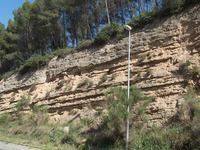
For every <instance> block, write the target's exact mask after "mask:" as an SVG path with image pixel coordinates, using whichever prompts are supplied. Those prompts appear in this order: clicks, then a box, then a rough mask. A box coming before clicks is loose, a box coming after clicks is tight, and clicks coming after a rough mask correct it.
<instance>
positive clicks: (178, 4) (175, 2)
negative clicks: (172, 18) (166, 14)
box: [166, 0, 186, 14]
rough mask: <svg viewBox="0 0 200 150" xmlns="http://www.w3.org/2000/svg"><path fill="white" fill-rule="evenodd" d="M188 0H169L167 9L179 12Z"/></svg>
mask: <svg viewBox="0 0 200 150" xmlns="http://www.w3.org/2000/svg"><path fill="white" fill-rule="evenodd" d="M185 2H186V0H167V1H166V9H169V11H170V13H171V14H173V13H177V12H179V11H181V10H182V9H183V8H184V4H185Z"/></svg>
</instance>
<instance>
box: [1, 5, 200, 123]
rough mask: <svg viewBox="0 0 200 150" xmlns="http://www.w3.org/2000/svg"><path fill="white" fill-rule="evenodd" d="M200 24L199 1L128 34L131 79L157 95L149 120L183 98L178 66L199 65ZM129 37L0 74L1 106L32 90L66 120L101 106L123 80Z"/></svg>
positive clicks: (34, 100)
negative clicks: (29, 70)
mask: <svg viewBox="0 0 200 150" xmlns="http://www.w3.org/2000/svg"><path fill="white" fill-rule="evenodd" d="M199 25H200V6H199V5H197V6H195V7H193V8H190V9H188V10H185V11H184V12H182V13H181V14H177V15H174V16H172V17H170V18H165V19H163V20H161V21H158V20H157V21H154V23H153V24H151V25H148V26H146V27H145V28H143V29H142V30H140V31H137V32H134V33H132V35H131V40H132V46H131V84H132V85H133V84H135V85H136V86H137V87H138V88H141V89H142V91H144V92H145V94H147V95H148V96H152V97H155V101H154V102H153V103H151V104H150V106H148V109H147V110H146V114H147V116H148V125H149V126H152V125H153V124H154V125H158V126H161V125H164V124H165V123H167V122H168V120H169V119H170V118H172V117H173V116H174V115H175V114H176V113H177V110H178V108H179V107H180V105H181V104H182V101H183V98H182V97H183V94H184V93H185V92H186V86H187V84H186V83H188V79H186V78H185V77H184V76H183V73H181V72H180V68H181V67H180V66H181V65H182V64H184V63H186V62H187V61H189V62H190V63H191V65H193V66H199V61H200V57H199V51H200V26H199ZM127 40H128V39H127V38H124V39H122V40H120V41H118V42H117V43H110V44H107V45H105V46H104V47H102V48H99V49H95V50H94V49H86V50H84V51H80V52H74V53H71V54H69V55H67V56H66V57H65V58H59V59H58V58H53V59H52V60H51V61H50V63H49V64H48V66H46V67H44V68H42V69H40V70H37V71H36V72H34V73H28V74H25V75H24V76H20V75H19V74H14V75H12V76H10V77H9V78H7V79H5V80H1V81H0V104H1V105H0V111H1V112H13V111H14V107H15V104H16V103H17V102H18V100H20V97H22V96H30V99H31V105H36V104H37V105H45V106H47V107H48V112H49V114H50V116H51V119H52V120H61V121H67V120H71V119H72V118H73V117H75V116H79V117H85V116H94V115H95V114H96V113H97V112H98V111H103V110H104V103H105V98H104V97H105V93H106V92H107V91H108V89H110V87H113V86H117V85H122V86H126V83H127V48H128V45H127V44H128V42H127ZM189 83H191V84H194V85H196V84H197V83H195V81H192V80H191V81H189ZM27 111H28V110H27Z"/></svg>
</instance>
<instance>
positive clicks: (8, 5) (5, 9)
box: [0, 0, 33, 26]
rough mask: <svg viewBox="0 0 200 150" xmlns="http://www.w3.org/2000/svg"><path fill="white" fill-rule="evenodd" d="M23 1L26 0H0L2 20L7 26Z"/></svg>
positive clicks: (0, 16) (0, 17)
mask: <svg viewBox="0 0 200 150" xmlns="http://www.w3.org/2000/svg"><path fill="white" fill-rule="evenodd" d="M30 1H33V0H30ZM23 2H25V0H0V22H1V23H3V24H4V25H6V26H7V23H8V20H9V19H12V18H13V11H14V10H16V9H17V8H19V7H20V6H21V5H22V4H23Z"/></svg>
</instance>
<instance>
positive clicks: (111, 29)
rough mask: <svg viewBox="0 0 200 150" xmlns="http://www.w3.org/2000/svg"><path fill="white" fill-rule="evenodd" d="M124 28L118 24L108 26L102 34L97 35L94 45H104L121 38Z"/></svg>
mask: <svg viewBox="0 0 200 150" xmlns="http://www.w3.org/2000/svg"><path fill="white" fill-rule="evenodd" d="M122 31H123V28H122V27H121V26H119V25H118V24H116V23H112V24H111V25H107V26H106V27H104V28H103V29H102V30H101V32H100V33H98V34H97V36H96V38H95V40H94V44H96V45H103V44H106V43H107V42H108V41H110V40H112V39H113V38H116V37H119V36H120V35H121V34H122Z"/></svg>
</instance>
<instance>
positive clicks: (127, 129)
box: [126, 30, 131, 150]
mask: <svg viewBox="0 0 200 150" xmlns="http://www.w3.org/2000/svg"><path fill="white" fill-rule="evenodd" d="M128 41H129V43H128V96H127V98H128V108H127V114H128V116H127V122H126V150H128V143H129V112H130V106H129V101H130V100H129V99H130V71H131V66H130V59H131V31H130V30H129V40H128Z"/></svg>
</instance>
